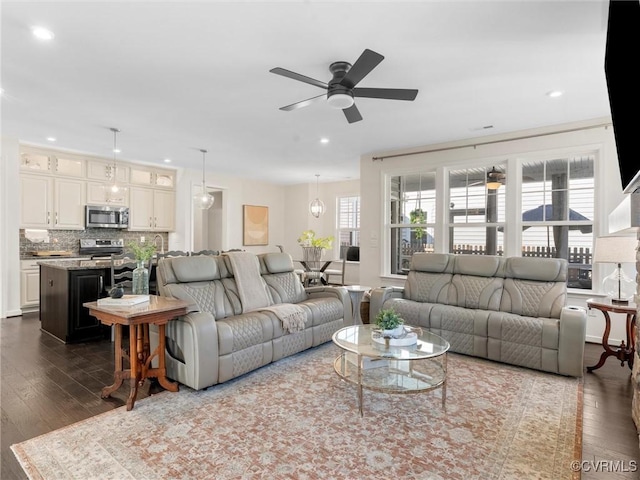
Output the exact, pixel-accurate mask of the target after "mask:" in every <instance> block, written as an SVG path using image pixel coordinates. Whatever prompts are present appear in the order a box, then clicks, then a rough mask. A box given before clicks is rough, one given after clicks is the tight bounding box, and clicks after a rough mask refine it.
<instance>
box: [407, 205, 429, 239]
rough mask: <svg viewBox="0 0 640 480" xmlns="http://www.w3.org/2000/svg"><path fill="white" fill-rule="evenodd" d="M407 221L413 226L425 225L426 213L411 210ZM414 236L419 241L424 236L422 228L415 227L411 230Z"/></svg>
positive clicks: (419, 210)
mask: <svg viewBox="0 0 640 480" xmlns="http://www.w3.org/2000/svg"><path fill="white" fill-rule="evenodd" d="M409 221H410V222H411V223H414V224H424V223H427V212H425V211H424V210H422V209H421V208H416V209H415V210H411V212H409ZM413 231H414V232H415V234H416V238H418V239H420V238H422V237H423V235H424V228H422V227H416V228H414V229H413Z"/></svg>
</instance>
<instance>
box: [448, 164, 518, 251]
mask: <svg viewBox="0 0 640 480" xmlns="http://www.w3.org/2000/svg"><path fill="white" fill-rule="evenodd" d="M504 172H505V166H504V165H495V166H492V167H491V168H490V169H489V168H467V169H461V170H451V171H450V172H449V219H448V223H449V252H451V253H467V254H469V253H470V254H480V255H502V252H503V250H504V234H503V232H504V216H505V189H506V187H505V179H506V174H505V173H504Z"/></svg>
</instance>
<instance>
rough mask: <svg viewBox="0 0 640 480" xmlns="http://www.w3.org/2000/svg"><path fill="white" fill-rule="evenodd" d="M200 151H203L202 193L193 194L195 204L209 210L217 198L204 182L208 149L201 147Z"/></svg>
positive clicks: (201, 208)
mask: <svg viewBox="0 0 640 480" xmlns="http://www.w3.org/2000/svg"><path fill="white" fill-rule="evenodd" d="M200 151H201V152H202V193H196V194H195V195H194V196H193V204H194V205H195V206H196V207H198V208H199V209H200V210H209V209H210V208H211V206H212V205H213V202H214V201H215V198H213V196H212V195H210V194H209V193H208V192H207V187H206V185H205V182H204V164H205V155H206V153H207V151H206V150H204V149H201V150H200Z"/></svg>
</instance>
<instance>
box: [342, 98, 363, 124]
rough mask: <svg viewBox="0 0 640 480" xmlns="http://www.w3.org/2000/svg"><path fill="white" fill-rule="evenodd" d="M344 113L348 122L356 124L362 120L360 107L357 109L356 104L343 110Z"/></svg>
mask: <svg viewBox="0 0 640 480" xmlns="http://www.w3.org/2000/svg"><path fill="white" fill-rule="evenodd" d="M342 111H343V112H344V116H345V117H347V122H349V123H355V122H359V121H360V120H362V115H360V111H359V110H358V107H356V104H355V103H354V104H353V105H351V106H350V107H349V108H343V109H342Z"/></svg>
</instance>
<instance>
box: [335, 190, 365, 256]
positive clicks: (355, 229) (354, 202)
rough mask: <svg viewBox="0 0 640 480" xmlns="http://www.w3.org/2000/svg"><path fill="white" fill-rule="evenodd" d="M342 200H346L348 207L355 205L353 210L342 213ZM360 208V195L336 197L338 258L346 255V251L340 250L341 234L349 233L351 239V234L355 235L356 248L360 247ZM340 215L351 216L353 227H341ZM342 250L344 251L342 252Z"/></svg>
mask: <svg viewBox="0 0 640 480" xmlns="http://www.w3.org/2000/svg"><path fill="white" fill-rule="evenodd" d="M343 200H347V201H348V202H349V203H350V205H349V206H352V205H356V206H355V208H354V210H353V211H351V210H350V209H349V210H348V211H346V212H345V211H343V209H342V206H343V202H342V201H343ZM360 207H361V202H360V195H358V194H351V195H338V196H337V197H336V236H335V238H336V246H337V247H338V258H340V259H342V257H343V255H345V254H346V250H345V249H343V248H342V245H341V244H340V238H341V234H342V233H349V236H350V237H351V234H353V233H355V235H354V236H355V237H357V239H358V242H357V245H356V246H360V240H361V237H360ZM342 215H353V216H354V217H355V218H354V220H355V224H356V226H355V227H341V226H340V225H341V220H342ZM343 250H344V251H343Z"/></svg>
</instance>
